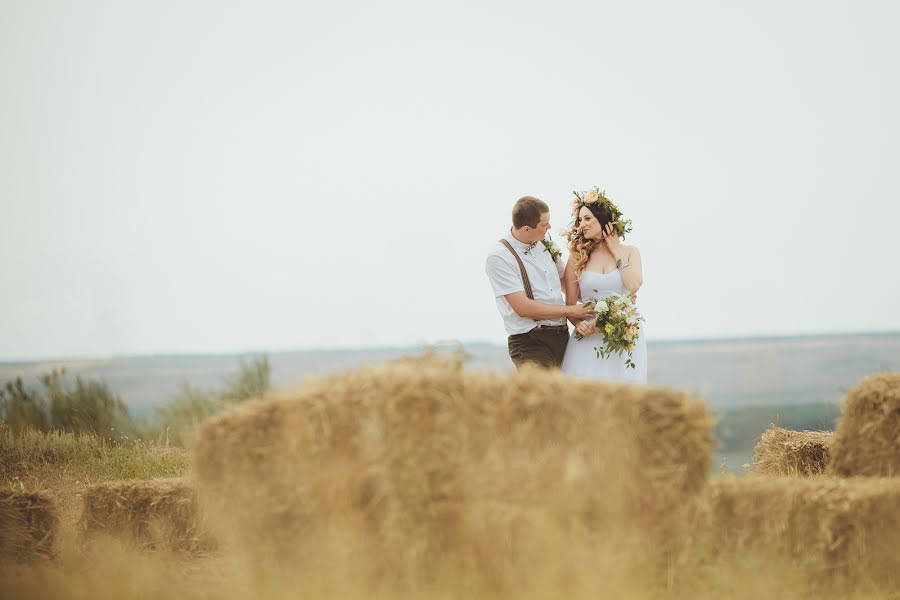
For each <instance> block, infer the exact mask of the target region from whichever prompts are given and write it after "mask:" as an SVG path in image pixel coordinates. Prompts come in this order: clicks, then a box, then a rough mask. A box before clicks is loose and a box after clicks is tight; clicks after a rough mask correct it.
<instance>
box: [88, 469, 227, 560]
mask: <svg viewBox="0 0 900 600" xmlns="http://www.w3.org/2000/svg"><path fill="white" fill-rule="evenodd" d="M79 533H80V538H81V541H82V543H83V544H90V543H92V542H94V541H96V540H97V539H98V538H101V537H107V536H108V537H114V538H117V539H119V540H120V541H124V542H126V543H127V544H129V545H133V546H135V547H137V548H139V549H142V550H157V549H159V550H173V551H184V552H202V551H205V550H210V549H212V548H213V547H214V543H213V542H212V539H211V538H210V536H209V535H208V533H207V532H206V530H205V528H204V527H203V524H202V522H201V519H200V513H199V509H198V503H197V494H196V492H195V490H194V487H193V486H192V485H191V483H190V482H189V481H188V480H186V479H151V480H137V481H112V482H106V483H99V484H96V485H93V486H91V487H90V488H88V489H87V490H86V491H85V492H84V495H83V509H82V514H81V520H80V522H79Z"/></svg>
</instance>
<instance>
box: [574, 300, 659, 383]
mask: <svg viewBox="0 0 900 600" xmlns="http://www.w3.org/2000/svg"><path fill="white" fill-rule="evenodd" d="M594 291H595V292H597V290H594ZM598 293H599V292H598ZM634 298H635V294H634V293H633V292H630V293H628V294H625V295H620V294H610V295H609V296H607V297H605V298H602V299H597V298H594V299H591V300H588V301H587V302H585V303H584V305H585V306H586V307H588V308H592V309H594V311H595V312H596V313H597V317H596V318H595V319H594V326H595V327H596V328H597V330H598V331H599V332H600V333H602V334H603V339H604V343H603V345H602V346H595V347H594V351H595V352H596V353H597V358H598V359H600V358H604V359H605V358H607V357H609V356H612V355H613V354H618V355H619V356H622V354H623V353H628V358H627V359H625V364H626V365H627V367H628V368H631V369H634V368H635V364H634V361H633V360H632V358H631V353H632V351H633V350H634V344H635V342H637V339H638V336H639V335H640V327H641V321H643V320H644V318H643V317H642V316H641V315H640V314H639V313H638V311H637V309H636V308H635V307H634ZM582 338H583V336H582V335H581V334H580V333H578V332H576V333H575V339H579V340H580V339H582Z"/></svg>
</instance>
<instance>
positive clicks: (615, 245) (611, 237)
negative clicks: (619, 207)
mask: <svg viewBox="0 0 900 600" xmlns="http://www.w3.org/2000/svg"><path fill="white" fill-rule="evenodd" d="M603 241H604V242H605V243H606V245H607V247H609V251H610V252H612V253H613V256H618V252H619V248H621V247H622V243H621V241H619V230H618V229H616V226H615V225H613V224H612V223H607V224H606V227H604V228H603Z"/></svg>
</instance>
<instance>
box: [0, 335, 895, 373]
mask: <svg viewBox="0 0 900 600" xmlns="http://www.w3.org/2000/svg"><path fill="white" fill-rule="evenodd" d="M892 336H900V330H892V331H848V332H823V333H796V334H762V335H747V336H740V335H726V336H721V337H694V338H685V337H671V338H660V339H654V340H648V341H647V345H648V346H655V345H668V344H706V343H709V344H720V343H747V342H762V341H768V342H776V341H788V340H798V339H811V338H842V337H843V338H850V337H892ZM453 346H457V347H462V348H465V347H466V346H495V347H498V348H503V347H504V346H503V345H502V344H499V343H497V342H492V341H488V340H469V341H461V340H453V339H448V340H439V341H436V342H431V343H424V342H416V343H412V344H406V345H385V346H355V347H346V346H345V347H330V348H329V347H311V348H290V349H278V350H258V349H257V350H223V351H212V352H210V351H183V352H179V351H171V352H170V351H164V352H153V351H150V352H135V353H133V354H124V353H122V354H103V355H81V356H62V357H60V356H54V357H40V358H5V357H4V358H0V365H14V364H23V363H42V362H82V361H95V360H117V359H128V358H215V357H219V358H221V357H229V356H237V357H250V356H261V355H268V356H272V355H283V354H300V353H317V352H321V353H335V352H384V351H403V350H424V349H427V348H436V347H437V348H440V347H443V348H449V347H453Z"/></svg>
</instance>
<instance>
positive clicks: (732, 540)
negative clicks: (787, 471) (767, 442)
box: [698, 477, 900, 588]
mask: <svg viewBox="0 0 900 600" xmlns="http://www.w3.org/2000/svg"><path fill="white" fill-rule="evenodd" d="M702 498H703V500H702V504H703V510H702V511H701V514H702V515H704V518H705V525H706V527H701V528H698V529H700V530H705V531H706V532H707V533H708V535H709V538H708V539H707V544H708V547H709V548H711V549H713V550H715V552H716V553H717V554H718V561H724V560H727V557H732V558H733V557H734V556H735V555H742V556H745V557H756V558H759V557H764V559H765V560H764V561H763V562H764V563H765V564H770V565H777V564H779V563H781V562H783V561H785V560H789V561H791V562H792V563H793V567H796V570H797V571H798V572H805V574H806V575H807V576H810V577H813V578H816V577H819V576H821V575H824V574H827V575H829V576H837V577H843V578H845V580H853V581H878V582H880V584H881V585H883V586H886V587H887V588H890V587H891V586H895V585H897V584H900V554H898V553H897V551H896V550H897V548H898V547H900V510H898V509H900V479H881V478H854V479H840V478H825V477H818V478H796V477H779V478H774V477H744V478H723V479H718V480H713V481H711V482H710V484H709V487H708V489H707V490H706V493H705V494H704V495H703V497H702ZM723 555H724V556H723Z"/></svg>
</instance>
